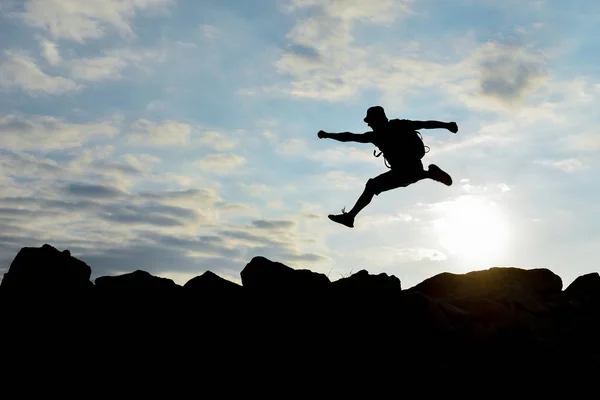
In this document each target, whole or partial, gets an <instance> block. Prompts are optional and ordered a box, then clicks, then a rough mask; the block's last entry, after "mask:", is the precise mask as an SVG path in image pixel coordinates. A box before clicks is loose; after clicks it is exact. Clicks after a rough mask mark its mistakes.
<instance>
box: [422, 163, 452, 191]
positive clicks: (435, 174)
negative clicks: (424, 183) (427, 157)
mask: <svg viewBox="0 0 600 400" xmlns="http://www.w3.org/2000/svg"><path fill="white" fill-rule="evenodd" d="M425 173H426V176H427V178H429V179H433V180H434V181H436V182H440V183H443V184H444V185H446V186H452V177H451V176H450V174H448V173H447V172H446V171H444V170H442V169H441V168H440V167H438V166H437V165H435V164H430V165H429V170H428V171H425Z"/></svg>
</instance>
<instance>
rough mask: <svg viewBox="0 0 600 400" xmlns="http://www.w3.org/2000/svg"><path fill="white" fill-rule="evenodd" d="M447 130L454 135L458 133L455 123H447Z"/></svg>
mask: <svg viewBox="0 0 600 400" xmlns="http://www.w3.org/2000/svg"><path fill="white" fill-rule="evenodd" d="M448 130H449V131H450V132H452V133H456V132H458V125H456V122H449V123H448Z"/></svg>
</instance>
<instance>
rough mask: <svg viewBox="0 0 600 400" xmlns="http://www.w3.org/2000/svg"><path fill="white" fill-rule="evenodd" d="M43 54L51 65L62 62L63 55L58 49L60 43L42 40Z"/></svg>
mask: <svg viewBox="0 0 600 400" xmlns="http://www.w3.org/2000/svg"><path fill="white" fill-rule="evenodd" d="M40 45H41V46H42V54H43V55H44V58H45V59H46V61H47V62H48V64H50V65H58V64H60V63H62V57H61V55H60V52H59V51H58V45H57V44H56V43H54V42H52V41H50V40H45V39H43V40H41V41H40Z"/></svg>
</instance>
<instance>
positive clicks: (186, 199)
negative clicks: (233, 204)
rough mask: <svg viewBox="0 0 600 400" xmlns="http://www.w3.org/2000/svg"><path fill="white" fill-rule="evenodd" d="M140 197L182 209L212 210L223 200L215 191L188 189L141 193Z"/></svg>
mask: <svg viewBox="0 0 600 400" xmlns="http://www.w3.org/2000/svg"><path fill="white" fill-rule="evenodd" d="M140 197H142V198H144V199H147V200H156V201H160V202H163V203H165V204H170V205H177V206H181V207H193V208H210V207H214V206H215V205H216V204H217V203H218V202H221V201H222V200H223V199H222V198H221V197H220V196H219V195H218V193H217V192H216V191H215V190H213V189H187V190H163V191H144V192H140Z"/></svg>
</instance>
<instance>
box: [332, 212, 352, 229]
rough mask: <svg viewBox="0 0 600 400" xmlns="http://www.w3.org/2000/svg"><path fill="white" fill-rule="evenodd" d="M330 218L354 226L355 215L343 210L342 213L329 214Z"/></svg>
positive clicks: (350, 226) (349, 226)
mask: <svg viewBox="0 0 600 400" xmlns="http://www.w3.org/2000/svg"><path fill="white" fill-rule="evenodd" d="M328 218H329V219H330V220H332V221H333V222H337V223H338V224H342V225H345V226H347V227H348V228H354V217H353V216H352V215H350V214H347V213H345V212H342V214H338V215H333V214H329V215H328Z"/></svg>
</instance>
